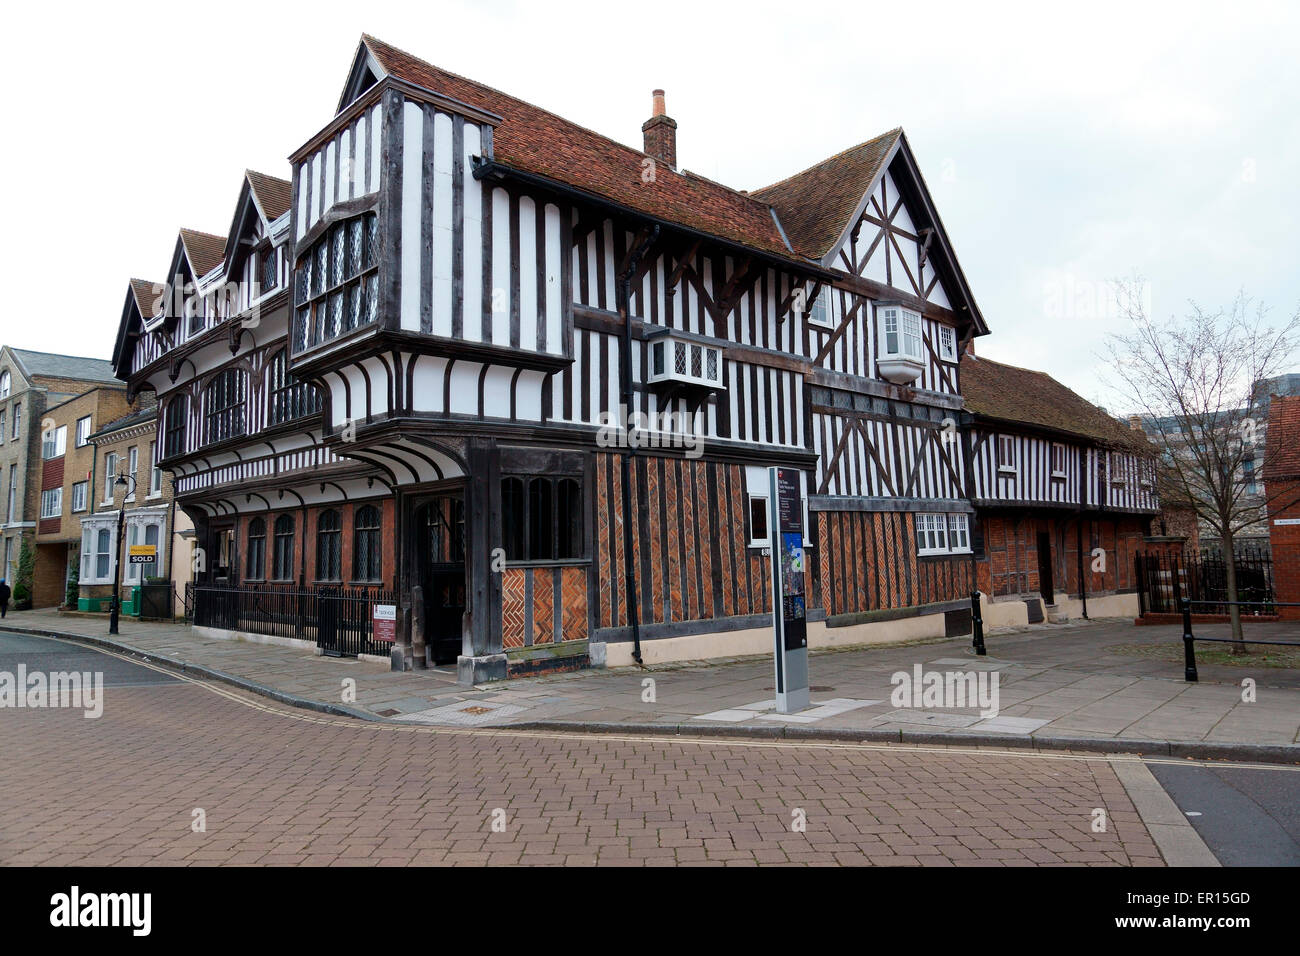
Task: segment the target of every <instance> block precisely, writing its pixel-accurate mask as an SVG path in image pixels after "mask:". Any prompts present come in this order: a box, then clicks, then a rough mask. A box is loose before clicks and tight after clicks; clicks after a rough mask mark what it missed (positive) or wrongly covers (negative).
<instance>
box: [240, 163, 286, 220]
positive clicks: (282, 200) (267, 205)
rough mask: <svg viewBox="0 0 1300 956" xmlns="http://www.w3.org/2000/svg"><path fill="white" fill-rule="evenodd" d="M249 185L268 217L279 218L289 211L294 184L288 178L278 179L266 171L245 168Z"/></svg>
mask: <svg viewBox="0 0 1300 956" xmlns="http://www.w3.org/2000/svg"><path fill="white" fill-rule="evenodd" d="M244 174H245V175H246V176H247V177H248V185H249V186H250V187H252V190H253V196H254V198H256V200H257V204H258V206H260V207H261V209H262V212H263V213H264V214H265V215H266V217H267V219H268V220H269V219H279V218H280V217H281V216H283V215H284V214H285V213H286V212H288V211H289V195H290V191H291V190H292V188H293V187H292V186H291V185H290V184H289V181H288V180H287V179H277V178H276V177H275V176H268V175H266V174H265V173H258V172H254V171H253V170H251V169H249V170H245V171H244Z"/></svg>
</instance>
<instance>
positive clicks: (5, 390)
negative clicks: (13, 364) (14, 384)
mask: <svg viewBox="0 0 1300 956" xmlns="http://www.w3.org/2000/svg"><path fill="white" fill-rule="evenodd" d="M8 397H9V373H8V372H7V371H6V372H0V398H8Z"/></svg>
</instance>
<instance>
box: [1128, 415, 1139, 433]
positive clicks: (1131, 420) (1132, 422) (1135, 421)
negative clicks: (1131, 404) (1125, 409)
mask: <svg viewBox="0 0 1300 956" xmlns="http://www.w3.org/2000/svg"><path fill="white" fill-rule="evenodd" d="M1128 427H1129V428H1131V429H1133V431H1135V432H1140V431H1142V416H1141V415H1130V416H1129V417H1128Z"/></svg>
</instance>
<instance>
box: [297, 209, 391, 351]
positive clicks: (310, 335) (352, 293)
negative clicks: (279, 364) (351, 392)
mask: <svg viewBox="0 0 1300 956" xmlns="http://www.w3.org/2000/svg"><path fill="white" fill-rule="evenodd" d="M378 242H379V227H378V218H377V217H376V216H375V214H374V213H366V214H365V215H362V216H358V217H356V218H355V219H349V220H345V221H343V222H338V223H335V224H334V225H332V226H331V227H330V228H329V229H328V230H327V231H326V232H325V233H324V234H323V235H322V236H321V237H320V238H319V239H317V240H316V243H315V244H314V245H313V246H312V247H311V249H309V250H308V251H307V252H306V253H305V254H304V255H303V256H302V258H301V259H300V260H299V262H298V266H297V271H296V278H295V280H294V284H295V288H296V289H297V295H298V305H299V309H298V312H297V314H296V315H295V317H294V330H293V351H294V352H295V353H296V352H301V351H304V350H305V349H308V348H311V347H312V346H314V345H318V344H320V343H322V342H328V341H330V340H332V339H335V338H337V337H338V336H340V335H343V334H345V333H347V332H351V331H352V330H353V329H355V328H358V327H360V326H363V325H367V324H369V323H371V322H374V321H375V320H376V319H378V317H379V273H378V271H377V269H376V266H377V264H378V261H379V255H378V248H377V247H378Z"/></svg>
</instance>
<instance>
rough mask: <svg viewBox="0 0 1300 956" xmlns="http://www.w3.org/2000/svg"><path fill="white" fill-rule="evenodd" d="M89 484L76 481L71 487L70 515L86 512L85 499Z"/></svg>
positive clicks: (87, 495) (87, 494)
mask: <svg viewBox="0 0 1300 956" xmlns="http://www.w3.org/2000/svg"><path fill="white" fill-rule="evenodd" d="M89 490H90V482H89V481H77V482H73V485H72V513H73V514H76V513H77V512H78V511H85V510H86V499H87V498H88V497H89Z"/></svg>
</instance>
